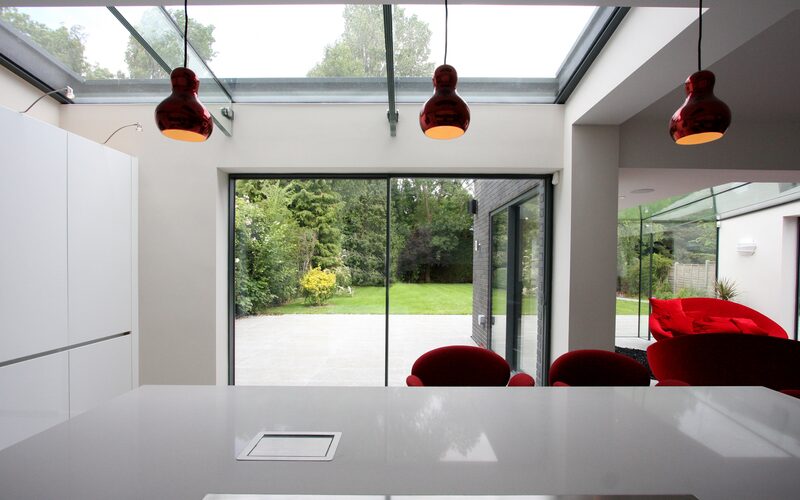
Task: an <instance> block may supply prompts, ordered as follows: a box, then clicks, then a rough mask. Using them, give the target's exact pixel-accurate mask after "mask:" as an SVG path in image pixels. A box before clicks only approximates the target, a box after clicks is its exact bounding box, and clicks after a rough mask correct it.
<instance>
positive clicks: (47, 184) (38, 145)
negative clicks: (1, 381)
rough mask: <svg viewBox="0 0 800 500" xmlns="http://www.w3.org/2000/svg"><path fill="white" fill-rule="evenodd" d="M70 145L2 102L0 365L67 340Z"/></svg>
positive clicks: (61, 135) (52, 129)
mask: <svg viewBox="0 0 800 500" xmlns="http://www.w3.org/2000/svg"><path fill="white" fill-rule="evenodd" d="M66 148H67V133H66V132H64V131H63V130H60V129H58V128H56V127H53V126H51V125H48V124H46V123H43V122H40V121H38V120H35V119H33V118H30V117H28V116H25V115H21V114H19V113H16V112H14V111H11V110H8V109H5V108H0V152H1V153H0V363H2V362H3V361H8V360H12V359H16V358H21V357H24V356H29V355H31V354H36V353H40V352H43V351H48V350H51V349H57V348H59V347H63V346H65V345H66V344H67V214H66V210H65V209H66V206H67V162H66V157H65V152H66Z"/></svg>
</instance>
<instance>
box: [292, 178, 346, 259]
mask: <svg viewBox="0 0 800 500" xmlns="http://www.w3.org/2000/svg"><path fill="white" fill-rule="evenodd" d="M288 190H289V192H290V193H291V203H290V205H289V208H290V209H291V210H292V214H293V216H294V218H295V220H296V221H297V224H298V226H299V227H300V228H305V229H308V230H310V231H311V233H312V236H313V240H312V242H311V245H310V247H311V248H310V249H311V258H310V261H311V262H310V265H311V267H320V268H322V269H335V268H337V267H339V266H340V265H341V264H342V231H341V221H340V216H339V215H340V210H341V208H342V200H341V196H340V195H339V193H338V192H336V191H335V190H334V189H333V186H332V181H330V180H327V179H309V180H294V181H291V182H290V183H289V185H288ZM307 271H308V269H307V268H303V269H302V272H303V274H305V273H306V272H307Z"/></svg>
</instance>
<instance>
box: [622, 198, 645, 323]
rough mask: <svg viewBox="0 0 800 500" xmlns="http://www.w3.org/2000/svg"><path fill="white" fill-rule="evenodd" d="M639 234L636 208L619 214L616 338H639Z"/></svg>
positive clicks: (639, 222)
mask: <svg viewBox="0 0 800 500" xmlns="http://www.w3.org/2000/svg"><path fill="white" fill-rule="evenodd" d="M640 231H641V221H640V220H639V208H638V207H636V208H629V209H626V210H622V211H620V213H619V215H618V218H617V298H616V328H615V332H616V336H617V337H636V336H638V335H639V283H640V280H639V271H640V266H639V263H640V262H641V259H640V257H641V255H640V240H639V237H640ZM645 302H647V301H646V300H645ZM645 307H646V306H645ZM645 335H646V332H645Z"/></svg>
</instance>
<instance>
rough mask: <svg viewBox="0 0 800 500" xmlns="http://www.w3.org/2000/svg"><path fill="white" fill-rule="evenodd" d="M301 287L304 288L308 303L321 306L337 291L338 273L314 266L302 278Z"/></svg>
mask: <svg viewBox="0 0 800 500" xmlns="http://www.w3.org/2000/svg"><path fill="white" fill-rule="evenodd" d="M300 287H301V288H302V289H303V295H304V296H305V301H306V304H313V305H315V306H321V305H323V304H325V302H327V301H328V299H330V298H331V297H333V294H334V292H335V291H336V274H335V273H333V272H331V271H328V270H327V269H326V270H322V269H320V268H319V267H315V268H312V269H311V270H309V271H308V272H307V273H306V274H305V275H304V276H303V277H302V278H300Z"/></svg>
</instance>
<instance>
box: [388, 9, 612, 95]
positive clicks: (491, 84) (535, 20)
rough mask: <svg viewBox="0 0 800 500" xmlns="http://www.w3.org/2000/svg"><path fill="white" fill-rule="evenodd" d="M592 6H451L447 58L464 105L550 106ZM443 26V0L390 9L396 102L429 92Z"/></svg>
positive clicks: (440, 53) (439, 58) (440, 58)
mask: <svg viewBox="0 0 800 500" xmlns="http://www.w3.org/2000/svg"><path fill="white" fill-rule="evenodd" d="M596 10H597V9H596V7H586V6H529V5H513V6H512V5H451V6H450V7H449V26H448V48H447V49H448V50H447V62H448V64H452V65H453V66H454V67H455V68H456V70H457V71H458V76H459V85H458V91H459V94H460V95H461V96H462V97H464V99H465V100H467V101H468V102H551V103H552V102H553V99H554V98H555V95H556V93H557V91H558V83H557V80H556V77H557V75H558V72H559V69H560V68H561V67H562V65H563V63H564V61H565V59H566V57H567V55H568V54H569V53H570V50H571V49H572V48H573V46H574V45H575V43H576V40H577V39H578V37H579V36H580V34H581V33H582V32H583V31H584V29H585V28H586V26H587V24H588V23H589V21H590V20H591V19H592V17H593V15H594V14H595V12H596ZM487 19H491V20H492V21H491V22H488V23H487V22H486V20H487ZM476 30H477V31H476ZM444 31H445V9H444V6H443V5H404V6H402V7H400V6H396V7H394V43H395V66H396V70H395V74H396V75H397V77H398V82H397V97H398V100H399V101H400V102H423V101H425V100H427V99H428V98H429V97H430V95H431V94H432V92H433V89H432V87H431V77H432V75H433V69H434V68H435V67H436V66H439V65H440V64H442V63H443V61H444V42H445V40H444V34H445V33H444Z"/></svg>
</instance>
